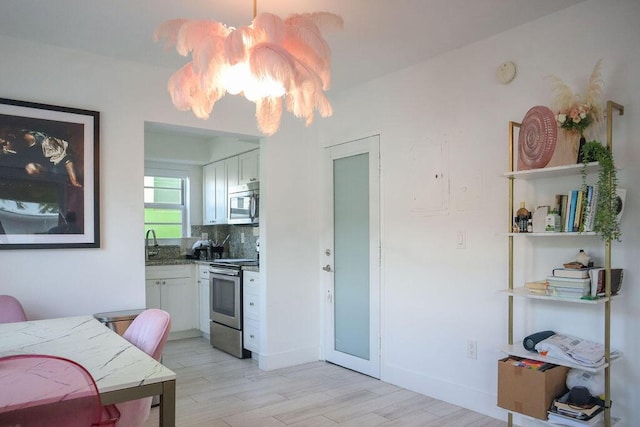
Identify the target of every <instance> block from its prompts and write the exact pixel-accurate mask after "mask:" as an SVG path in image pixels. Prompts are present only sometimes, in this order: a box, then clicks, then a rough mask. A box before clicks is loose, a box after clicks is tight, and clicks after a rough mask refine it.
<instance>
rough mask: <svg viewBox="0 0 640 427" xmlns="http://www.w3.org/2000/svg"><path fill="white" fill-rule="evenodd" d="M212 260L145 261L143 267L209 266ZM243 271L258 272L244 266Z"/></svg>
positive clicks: (252, 267)
mask: <svg viewBox="0 0 640 427" xmlns="http://www.w3.org/2000/svg"><path fill="white" fill-rule="evenodd" d="M212 261H213V260H212V259H187V258H160V259H153V258H152V259H150V260H148V261H145V263H144V265H145V267H158V266H163V265H185V264H200V265H209V264H211V262H212ZM242 269H243V270H245V271H256V272H259V271H260V267H259V266H244V267H242Z"/></svg>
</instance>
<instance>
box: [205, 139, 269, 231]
mask: <svg viewBox="0 0 640 427" xmlns="http://www.w3.org/2000/svg"><path fill="white" fill-rule="evenodd" d="M259 168H260V150H253V151H249V152H248V153H244V154H240V155H238V156H233V157H229V158H228V159H224V160H219V161H217V162H214V163H209V164H208V165H205V166H203V167H202V188H203V190H204V199H203V205H204V217H203V222H202V224H203V225H216V224H226V223H227V203H228V199H227V197H228V191H229V188H231V187H234V186H236V185H240V184H247V183H249V182H255V181H258V180H259V179H260V169H259Z"/></svg>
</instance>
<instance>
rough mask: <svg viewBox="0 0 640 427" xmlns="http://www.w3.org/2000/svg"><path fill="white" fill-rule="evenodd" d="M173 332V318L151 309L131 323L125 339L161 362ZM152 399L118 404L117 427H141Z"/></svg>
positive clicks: (165, 313) (147, 415)
mask: <svg viewBox="0 0 640 427" xmlns="http://www.w3.org/2000/svg"><path fill="white" fill-rule="evenodd" d="M170 330H171V317H170V316H169V313H167V312H166V311H163V310H158V309H155V308H151V309H148V310H145V311H143V312H142V313H140V314H139V315H138V316H137V317H136V318H135V319H134V320H133V322H131V325H129V327H128V328H127V330H126V331H125V333H124V335H123V337H124V338H125V339H126V340H127V341H129V342H130V343H132V344H133V345H135V346H136V347H138V348H139V349H140V350H142V351H144V352H145V353H147V354H148V355H149V356H151V357H153V358H154V359H156V360H158V361H159V360H160V356H161V355H162V350H163V348H164V344H165V343H166V342H167V337H168V336H169V331H170ZM151 400H152V398H151V397H145V398H143V399H138V400H132V401H129V402H123V403H118V404H116V407H117V408H118V411H119V412H120V419H119V420H118V423H117V424H116V427H139V426H141V425H143V424H144V422H145V421H146V420H147V418H149V412H150V410H151Z"/></svg>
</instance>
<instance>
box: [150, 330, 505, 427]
mask: <svg viewBox="0 0 640 427" xmlns="http://www.w3.org/2000/svg"><path fill="white" fill-rule="evenodd" d="M163 363H164V364H165V365H166V366H167V367H169V368H170V369H172V370H173V371H174V372H175V373H176V374H177V381H176V394H177V401H176V413H177V415H176V425H177V426H211V427H222V426H224V427H228V426H233V427H244V426H246V427H272V426H289V427H299V426H304V427H321V426H366V427H369V426H407V427H408V426H420V427H464V426H472V427H503V426H506V423H505V422H502V421H499V420H495V419H493V418H490V417H486V416H484V415H480V414H477V413H475V412H471V411H469V410H466V409H463V408H460V407H458V406H454V405H450V404H448V403H445V402H441V401H439V400H435V399H432V398H430V397H427V396H424V395H421V394H418V393H414V392H412V391H408V390H405V389H402V388H400V387H396V386H394V385H391V384H387V383H384V382H382V381H379V380H376V379H373V378H371V377H368V376H365V375H361V374H358V373H356V372H353V371H350V370H348V369H344V368H341V367H339V366H336V365H332V364H330V363H325V362H313V363H307V364H304V365H299V366H295V367H291V368H284V369H279V370H276V371H269V372H264V371H261V370H260V369H258V365H257V363H256V362H255V361H252V360H251V359H244V360H240V359H236V358H235V357H233V356H230V355H228V354H226V353H223V352H220V351H218V350H216V349H213V348H212V347H211V346H210V345H209V343H208V341H206V340H204V339H203V338H192V339H185V340H178V341H169V342H168V343H167V345H166V347H165V351H164V356H163ZM157 425H158V409H157V408H153V409H152V410H151V416H150V417H149V420H148V422H147V423H146V424H145V427H146V426H149V427H152V426H157Z"/></svg>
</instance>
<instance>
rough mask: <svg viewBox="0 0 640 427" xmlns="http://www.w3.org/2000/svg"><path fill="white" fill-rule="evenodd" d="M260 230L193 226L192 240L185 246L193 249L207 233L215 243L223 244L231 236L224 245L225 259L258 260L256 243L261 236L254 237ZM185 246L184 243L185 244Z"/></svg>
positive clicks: (241, 227)
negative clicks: (255, 232)
mask: <svg viewBox="0 0 640 427" xmlns="http://www.w3.org/2000/svg"><path fill="white" fill-rule="evenodd" d="M255 229H258V227H256V226H252V225H229V224H224V225H192V226H191V236H193V237H191V238H189V239H183V242H184V241H185V240H188V242H187V243H186V244H185V252H186V248H187V247H188V248H191V246H192V245H193V243H195V242H196V241H197V240H200V239H201V236H202V233H207V234H208V238H209V240H211V241H213V242H214V243H216V242H218V243H222V241H223V240H224V239H225V238H226V237H227V235H229V240H227V242H226V243H225V244H224V253H223V254H222V257H223V258H252V259H253V258H256V257H257V252H256V242H257V240H258V239H259V238H260V236H259V235H258V236H254V230H255ZM243 241H244V243H243ZM183 244H184V243H183Z"/></svg>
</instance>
